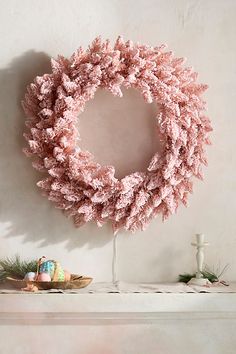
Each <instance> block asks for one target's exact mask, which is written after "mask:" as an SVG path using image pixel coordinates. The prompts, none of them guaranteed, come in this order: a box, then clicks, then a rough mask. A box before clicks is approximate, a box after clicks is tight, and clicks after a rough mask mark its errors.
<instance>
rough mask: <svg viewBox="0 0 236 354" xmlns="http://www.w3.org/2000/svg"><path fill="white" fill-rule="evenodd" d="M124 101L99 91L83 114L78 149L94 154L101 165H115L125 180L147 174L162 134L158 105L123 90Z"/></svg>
mask: <svg viewBox="0 0 236 354" xmlns="http://www.w3.org/2000/svg"><path fill="white" fill-rule="evenodd" d="M121 90H122V94H123V96H122V98H117V96H114V95H112V94H111V93H110V92H109V91H108V90H103V89H100V88H99V89H98V90H97V92H96V93H95V95H94V99H93V100H91V101H89V102H88V104H86V109H85V110H84V112H82V113H81V114H80V115H79V117H78V118H79V119H78V123H77V129H78V132H79V139H78V141H77V146H79V147H80V148H81V149H82V150H84V151H90V152H91V154H92V155H93V156H94V159H95V161H96V162H98V163H99V164H100V165H113V166H114V168H115V177H116V178H117V179H118V180H121V179H122V178H124V177H125V176H127V175H130V174H132V173H133V172H135V171H139V172H144V171H145V170H146V169H147V167H148V164H149V162H150V160H151V158H152V156H153V155H154V154H155V153H156V152H159V153H160V152H161V149H162V143H161V141H160V136H159V131H158V121H157V114H158V104H156V102H153V103H151V104H147V103H146V102H145V101H144V100H143V98H142V96H141V95H140V92H139V91H138V90H136V89H132V88H129V89H123V88H121Z"/></svg>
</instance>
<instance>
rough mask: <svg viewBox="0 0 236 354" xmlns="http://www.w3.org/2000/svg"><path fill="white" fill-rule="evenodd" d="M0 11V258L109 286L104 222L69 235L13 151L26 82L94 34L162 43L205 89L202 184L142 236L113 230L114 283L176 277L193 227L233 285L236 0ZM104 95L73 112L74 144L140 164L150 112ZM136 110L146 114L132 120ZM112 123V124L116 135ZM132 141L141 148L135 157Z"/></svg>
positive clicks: (109, 246) (6, 4) (189, 261)
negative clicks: (208, 136) (207, 135)
mask: <svg viewBox="0 0 236 354" xmlns="http://www.w3.org/2000/svg"><path fill="white" fill-rule="evenodd" d="M0 5H1V7H0V9H1V10H0V48H1V55H0V145H1V146H0V196H1V197H0V198H1V199H0V257H5V256H11V255H14V254H15V253H19V254H20V255H22V256H23V257H29V258H31V257H39V256H42V255H46V256H48V257H53V258H57V259H58V260H61V262H62V264H63V265H64V266H65V267H66V268H68V269H70V270H73V271H78V272H79V273H82V274H88V275H91V276H93V277H94V278H95V280H96V281H110V280H111V279H112V259H113V242H112V233H111V228H110V226H109V225H108V226H105V227H104V228H102V229H98V228H97V227H96V226H94V225H92V224H90V225H87V226H85V227H83V228H81V229H75V228H74V227H73V225H72V222H71V221H70V220H68V219H66V218H65V217H64V216H63V215H62V214H61V212H60V211H58V210H55V209H54V208H53V206H52V205H51V204H50V203H49V202H48V201H47V200H46V199H44V198H43V197H41V195H40V192H39V190H38V189H37V187H36V186H35V183H36V181H37V180H38V178H39V175H38V173H37V172H35V171H33V169H32V168H31V164H30V161H29V160H27V159H26V158H25V156H24V155H23V154H22V152H21V149H22V147H23V146H24V141H23V138H22V132H23V129H24V115H23V112H22V110H21V107H20V99H21V98H22V96H23V94H24V90H25V86H26V84H27V83H29V82H31V80H32V79H33V77H34V76H36V75H39V74H42V73H44V72H47V71H48V70H49V61H48V57H50V56H56V55H57V54H63V55H66V56H69V55H70V54H71V53H72V52H73V51H74V50H75V49H76V48H77V47H78V46H79V45H83V46H87V45H88V44H89V43H90V41H91V40H92V39H93V38H94V37H95V36H97V35H98V34H101V35H102V36H103V38H110V39H111V40H113V41H114V40H115V38H116V37H117V36H118V35H119V34H122V35H123V36H124V37H125V38H126V39H133V40H134V41H140V42H144V43H149V44H151V45H156V44H160V43H163V42H165V43H167V44H168V45H169V48H171V49H173V50H174V51H175V53H176V55H178V56H185V57H187V58H188V64H189V65H193V66H194V68H195V69H196V70H197V71H199V73H200V80H201V81H202V82H206V83H209V85H210V89H209V91H208V93H207V95H206V98H207V101H208V107H209V115H210V116H211V118H212V122H213V126H214V134H213V146H212V147H210V148H209V149H208V156H209V167H208V168H207V169H206V170H205V182H204V183H202V182H199V181H197V180H196V181H195V182H196V183H195V193H194V195H193V196H191V197H190V206H189V208H188V209H185V208H180V210H179V212H178V214H177V215H176V216H173V217H172V218H171V219H169V220H168V221H167V222H165V223H164V224H162V222H161V220H159V219H157V220H154V221H153V222H152V223H151V224H150V226H149V228H148V229H147V230H146V231H145V232H139V233H137V234H135V235H130V234H128V233H125V232H122V233H120V234H119V235H118V239H117V264H116V272H117V277H118V279H120V280H124V281H163V280H166V281H172V280H175V279H176V276H177V275H178V273H180V272H184V271H188V270H190V269H191V268H193V262H194V253H193V250H192V249H191V247H190V245H189V244H190V241H191V240H192V238H193V235H194V233H196V232H204V233H205V234H206V236H207V239H208V240H209V241H210V242H211V246H210V247H209V248H208V250H207V255H206V256H207V263H208V264H209V265H211V266H212V265H215V266H217V265H218V263H219V262H220V264H221V266H224V265H225V264H230V268H229V270H228V272H227V275H226V278H228V279H229V280H236V257H235V248H236V226H235V206H236V202H235V201H236V198H235V197H236V188H235V187H236V183H235V180H236V169H235V167H236V166H235V150H236V139H235V128H236V119H235V101H236V68H235V65H236V64H235V63H236V41H235V36H236V21H235V19H236V1H234V0H204V1H203V0H197V1H191V0H175V1H174V0H173V1H171V0H149V1H144V0H97V1H96V0H88V1H80V0H78V1H76V0H70V1H65V0H50V1H49V0H48V1H46V0H41V1H36V0H21V1H17V0H8V1H3V0H2V1H1V2H0ZM130 98H132V100H130ZM111 100H112V103H111V102H110V101H109V97H108V96H106V95H103V94H102V93H99V94H98V96H96V97H95V100H94V102H91V103H90V105H91V107H90V106H88V112H85V113H84V118H85V117H86V115H87V118H88V120H85V119H84V120H83V119H82V118H83V117H82V116H81V133H82V144H84V146H86V147H89V148H91V149H93V150H94V152H95V153H97V156H98V158H99V161H105V162H110V163H114V164H115V165H116V166H117V168H118V173H120V174H122V173H125V172H126V171H128V170H129V169H130V168H134V169H136V168H139V166H141V164H143V165H145V163H146V159H147V158H149V154H150V153H151V152H152V150H153V149H154V147H155V142H154V140H153V133H152V130H151V126H152V122H151V121H150V120H148V119H147V117H149V116H150V113H152V109H153V107H151V108H150V107H149V106H148V105H144V103H143V102H142V103H141V102H140V101H139V97H137V96H135V95H133V94H132V93H130V94H129V93H127V95H126V96H125V98H124V101H123V103H120V104H119V102H121V101H117V100H119V99H118V98H112V97H111ZM116 102H118V103H116ZM134 102H135V104H134ZM106 105H107V106H106ZM104 107H107V110H106V109H104ZM125 109H126V114H125V113H124V110H125ZM109 112H110V118H111V119H112V122H113V123H112V125H111V122H109V114H108V113H109ZM96 113H97V114H98V116H97V117H98V122H99V124H96V125H95V123H96ZM128 113H129V114H128ZM141 113H142V114H143V118H145V117H146V120H145V119H143V123H142V114H141ZM103 117H104V120H103V119H102V118H103ZM114 117H117V119H119V117H120V119H121V121H122V123H123V127H122V129H121V130H119V125H118V124H117V121H116V119H114ZM135 117H137V119H138V120H137V121H136V122H135ZM129 119H130V120H129ZM92 122H93V123H92ZM137 122H138V123H137ZM92 124H94V125H92ZM113 124H114V125H113ZM137 127H138V129H136V128H137ZM90 128H92V129H90ZM112 129H113V131H112ZM135 129H136V130H135ZM111 132H112V133H113V134H114V139H113V138H112V139H111ZM140 132H141V133H142V134H140ZM95 133H96V134H95ZM106 140H107V142H108V143H107V144H108V146H107V147H108V149H107V150H106V145H104V142H105V141H106ZM96 142H97V145H96ZM112 143H113V144H112ZM140 146H143V147H145V148H143V153H140V154H139V150H142V149H139V147H140ZM138 149H139V150H138ZM137 150H138V154H137ZM124 154H125V155H126V159H124ZM145 154H146V155H145ZM130 161H133V164H131V163H130Z"/></svg>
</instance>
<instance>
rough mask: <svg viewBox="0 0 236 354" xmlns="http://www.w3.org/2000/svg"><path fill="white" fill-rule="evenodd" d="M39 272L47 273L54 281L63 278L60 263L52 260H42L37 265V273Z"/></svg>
mask: <svg viewBox="0 0 236 354" xmlns="http://www.w3.org/2000/svg"><path fill="white" fill-rule="evenodd" d="M41 273H47V274H49V275H50V278H51V280H54V281H64V280H65V274H64V270H63V269H62V267H61V265H60V264H59V263H58V262H56V261H54V260H48V261H45V262H43V263H42V264H41V265H40V267H39V274H41Z"/></svg>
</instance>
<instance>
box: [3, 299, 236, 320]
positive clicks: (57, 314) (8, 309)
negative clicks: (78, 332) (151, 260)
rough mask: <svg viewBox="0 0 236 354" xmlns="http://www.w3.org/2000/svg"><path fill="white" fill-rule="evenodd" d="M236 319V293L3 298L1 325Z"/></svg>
mask: <svg viewBox="0 0 236 354" xmlns="http://www.w3.org/2000/svg"><path fill="white" fill-rule="evenodd" d="M204 318H206V319H213V318H217V319H236V293H191V294H189V293H184V294H176V293H171V294H170V293H169V294H166V293H138V294H137V293H123V294H120V293H112V294H107V293H102V294H96V293H93V294H90V293H85V294H84V293H82V294H54V293H50V294H31V293H22V294H0V324H4V323H5V324H11V323H12V324H13V323H14V324H16V323H20V324H34V323H40V324H42V323H43V322H44V321H45V322H47V323H48V322H52V323H65V322H68V321H69V323H75V322H78V323H79V322H80V321H86V320H87V321H93V320H103V321H116V320H117V321H122V320H125V321H136V322H137V321H142V320H144V321H155V320H162V319H163V320H164V319H178V320H181V319H196V320H198V319H204Z"/></svg>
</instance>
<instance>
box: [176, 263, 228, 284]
mask: <svg viewBox="0 0 236 354" xmlns="http://www.w3.org/2000/svg"><path fill="white" fill-rule="evenodd" d="M227 268H228V265H226V266H225V267H224V268H223V269H222V270H221V271H218V272H214V271H213V270H211V269H210V268H209V267H208V266H206V267H205V269H204V270H203V271H202V272H201V273H202V276H203V278H206V279H208V280H209V281H210V282H211V283H215V282H218V281H220V277H221V276H222V275H223V274H224V273H225V271H226V269H227ZM195 276H196V273H192V274H191V273H184V274H179V278H178V280H179V281H180V282H182V283H188V282H189V281H190V280H191V279H192V278H195Z"/></svg>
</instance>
